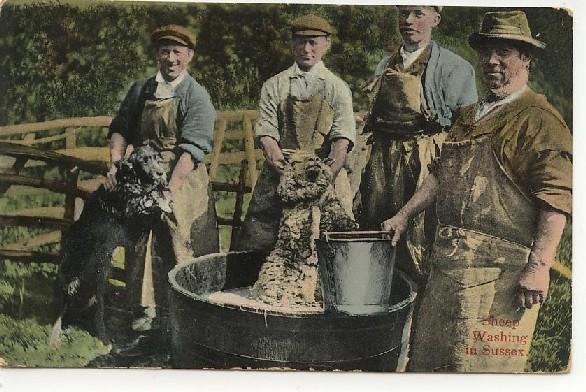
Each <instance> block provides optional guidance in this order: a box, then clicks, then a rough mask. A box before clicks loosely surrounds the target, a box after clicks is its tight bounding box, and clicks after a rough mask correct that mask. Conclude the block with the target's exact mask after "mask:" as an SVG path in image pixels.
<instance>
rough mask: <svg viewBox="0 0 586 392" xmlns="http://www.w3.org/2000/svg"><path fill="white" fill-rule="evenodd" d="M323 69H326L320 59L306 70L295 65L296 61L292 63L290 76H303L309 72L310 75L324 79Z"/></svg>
mask: <svg viewBox="0 0 586 392" xmlns="http://www.w3.org/2000/svg"><path fill="white" fill-rule="evenodd" d="M325 69H326V66H325V65H324V62H323V61H320V62H319V63H316V64H315V65H314V66H313V67H311V69H310V70H309V71H307V72H305V71H303V70H301V68H299V65H297V63H293V66H292V67H291V76H290V77H292V78H299V77H304V76H305V75H307V74H310V75H311V76H315V77H318V78H320V79H325V77H324V76H323V71H324V70H325Z"/></svg>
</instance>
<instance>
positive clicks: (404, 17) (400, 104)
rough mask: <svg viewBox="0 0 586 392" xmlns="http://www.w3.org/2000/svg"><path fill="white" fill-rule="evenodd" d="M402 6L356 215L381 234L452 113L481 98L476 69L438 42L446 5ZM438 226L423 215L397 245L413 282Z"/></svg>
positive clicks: (380, 72)
mask: <svg viewBox="0 0 586 392" xmlns="http://www.w3.org/2000/svg"><path fill="white" fill-rule="evenodd" d="M397 8H398V13H399V32H400V33H401V39H402V45H401V46H400V47H399V48H397V49H395V50H394V51H393V52H391V53H388V54H387V55H386V56H385V57H384V58H383V59H382V61H381V62H380V63H379V64H378V66H377V68H376V70H375V79H374V81H373V83H371V85H370V90H371V94H372V96H373V98H372V106H371V108H370V112H369V115H368V117H367V119H366V121H367V122H366V125H365V131H366V132H368V133H369V134H370V136H369V142H368V143H369V144H370V145H371V149H370V156H369V158H368V163H367V164H366V169H365V171H364V173H363V174H362V179H361V183H360V204H359V207H358V209H357V211H356V215H357V218H358V220H359V223H360V228H361V229H362V230H378V228H379V227H380V224H381V222H382V221H383V220H385V219H388V218H390V217H391V216H393V215H395V214H396V213H397V211H399V209H400V208H401V207H403V205H405V203H406V202H407V200H409V198H411V196H412V195H413V193H414V192H415V191H416V190H417V188H419V186H420V185H421V182H422V180H423V178H425V176H426V175H427V173H428V168H427V166H428V164H429V163H430V162H431V161H432V160H433V158H434V157H436V156H437V154H438V153H439V151H440V148H441V144H442V142H443V140H444V139H445V137H446V132H445V130H446V129H447V128H448V127H449V126H450V125H451V124H452V119H453V115H454V112H456V111H457V110H458V109H460V108H461V107H463V106H466V105H469V104H472V103H474V102H476V100H477V93H476V84H475V83H476V82H475V79H474V69H473V67H472V66H471V65H470V64H469V63H468V62H467V61H466V60H464V59H462V58H461V57H460V56H458V55H456V54H454V53H453V52H451V51H449V50H448V49H445V48H443V47H441V46H439V45H438V44H437V43H436V42H435V41H433V40H432V31H433V29H434V28H435V27H436V26H437V25H438V24H439V23H440V20H441V14H440V12H441V10H442V7H437V6H398V7H397ZM434 221H435V214H433V211H427V212H426V213H425V214H421V216H418V217H417V218H416V219H414V220H413V222H412V223H411V225H410V227H409V229H408V232H407V234H406V236H405V240H402V241H401V242H400V243H399V248H398V256H397V259H398V261H399V266H400V267H402V268H403V269H406V270H407V271H408V272H409V273H410V274H411V275H412V276H413V277H415V278H419V279H425V275H426V273H427V270H428V267H427V266H424V265H423V264H422V263H423V261H424V260H425V257H424V256H425V254H426V253H427V252H429V249H430V247H431V242H432V240H433V232H434V229H435V224H434Z"/></svg>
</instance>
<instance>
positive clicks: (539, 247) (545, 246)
mask: <svg viewBox="0 0 586 392" xmlns="http://www.w3.org/2000/svg"><path fill="white" fill-rule="evenodd" d="M565 225H566V216H565V215H564V214H562V213H560V212H557V211H554V210H543V209H542V210H540V211H539V218H538V221H537V232H536V234H535V242H534V243H533V247H532V248H531V254H530V256H529V262H530V263H531V262H533V263H537V264H539V265H544V266H548V267H551V265H552V264H553V262H554V260H555V255H556V251H557V247H558V245H559V243H560V240H561V239H562V234H563V232H564V226H565Z"/></svg>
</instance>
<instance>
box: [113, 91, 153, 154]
mask: <svg viewBox="0 0 586 392" xmlns="http://www.w3.org/2000/svg"><path fill="white" fill-rule="evenodd" d="M144 83H145V81H143V80H139V81H136V82H134V83H133V84H132V86H131V87H130V89H129V90H128V92H127V93H126V96H125V97H124V99H123V100H122V103H121V104H120V107H119V108H118V112H117V113H116V116H115V117H114V118H113V119H112V122H111V123H110V127H109V130H108V139H109V138H110V137H111V136H112V134H113V133H119V134H121V135H122V136H123V137H124V139H126V142H127V143H132V138H133V136H134V134H135V132H136V128H137V125H138V124H137V123H138V120H137V118H138V101H139V99H140V92H141V90H142V87H143V86H144Z"/></svg>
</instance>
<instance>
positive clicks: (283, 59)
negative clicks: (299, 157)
mask: <svg viewBox="0 0 586 392" xmlns="http://www.w3.org/2000/svg"><path fill="white" fill-rule="evenodd" d="M75 4H78V5H79V3H76V2H73V3H72V2H71V1H69V2H56V1H44V2H38V3H34V2H25V3H23V4H19V3H12V2H9V3H8V4H6V5H5V6H4V7H3V10H2V14H0V91H3V92H4V94H2V96H0V123H1V124H12V123H24V122H31V121H41V120H48V119H55V118H62V117H68V116H90V115H107V114H110V115H111V114H114V113H115V111H116V108H117V106H118V103H119V101H120V100H121V98H122V97H123V95H124V94H125V92H126V90H127V89H128V86H129V85H130V83H131V82H132V81H133V80H136V79H138V78H146V77H148V76H150V75H152V74H153V73H154V72H155V71H156V64H155V61H154V56H153V52H152V47H151V44H150V41H149V36H150V32H151V31H152V30H153V29H154V28H155V27H157V26H160V25H163V24H169V23H178V24H183V25H186V26H188V27H190V28H191V29H193V30H194V31H196V32H197V33H198V44H197V50H196V57H195V60H194V62H193V64H192V66H191V70H192V73H193V74H194V75H195V77H196V78H197V79H198V80H200V81H201V83H202V84H203V85H204V86H205V87H206V88H207V89H208V91H209V92H210V95H211V97H212V101H213V102H214V104H215V106H216V107H217V108H218V109H220V110H229V109H246V108H247V109H254V108H256V105H257V102H258V97H259V95H260V88H261V85H262V82H263V81H264V80H266V79H268V78H269V77H270V76H272V75H274V74H276V73H278V72H280V71H282V70H283V69H285V68H286V67H288V66H289V65H290V64H291V63H292V59H291V54H290V44H289V35H290V32H289V30H288V23H289V21H290V20H292V19H293V18H295V17H297V16H299V15H301V14H303V13H307V12H312V13H316V14H319V15H322V16H324V17H326V18H328V19H329V20H330V21H331V23H332V24H333V26H334V27H336V28H337V34H336V36H334V37H333V44H332V48H331V50H330V52H329V53H328V54H327V56H326V58H325V61H326V63H327V65H328V67H330V68H331V69H332V70H333V71H334V72H336V73H337V74H338V75H340V76H341V77H342V79H344V80H345V81H346V82H347V83H348V85H349V86H350V89H351V90H352V94H353V98H354V109H355V111H363V110H366V109H367V98H366V95H365V93H364V92H363V91H362V87H363V86H364V85H365V84H366V82H367V81H368V79H369V78H370V77H371V75H372V72H373V70H374V68H375V66H376V64H377V63H378V61H380V59H381V58H382V55H383V53H384V52H385V51H388V50H394V49H395V48H396V47H397V45H398V44H399V42H400V37H399V35H398V33H397V18H396V8H395V7H390V6H357V5H338V6H333V5H323V4H319V5H316V4H312V5H309V4H246V5H240V4H202V3H198V4H186V3H174V4H173V3H168V4H146V3H142V4H140V3H135V4H130V3H114V4H112V3H108V4H106V3H104V2H93V3H92V2H90V3H83V4H82V6H75ZM489 10H492V9H491V8H478V7H446V8H445V10H444V11H443V13H442V22H441V24H440V26H439V27H438V28H437V29H436V31H435V33H434V37H435V39H436V40H437V41H438V42H440V43H441V44H442V45H444V46H446V47H448V48H450V49H452V50H453V51H454V52H456V53H458V54H460V55H461V56H463V57H464V58H466V59H467V60H469V61H470V62H471V63H472V64H473V65H475V66H476V65H477V58H476V54H475V52H474V51H473V50H472V48H470V46H469V45H468V43H467V39H468V36H469V35H470V33H472V32H473V31H476V30H477V29H478V26H479V25H480V22H481V20H482V16H483V14H484V12H486V11H489ZM524 11H525V12H526V13H527V15H528V17H529V20H530V24H531V27H532V29H533V32H534V34H536V35H537V34H538V35H539V38H541V39H543V40H544V41H545V42H546V43H547V44H548V48H547V50H545V51H544V52H543V53H542V54H540V56H539V59H538V64H537V67H536V69H535V70H534V71H533V73H532V77H531V79H532V86H533V87H534V88H535V89H536V90H538V91H540V92H543V93H545V94H546V95H547V97H548V98H549V100H550V101H551V102H552V103H553V104H554V106H556V107H557V108H558V109H559V110H560V112H561V113H562V114H563V116H564V118H565V119H566V121H567V122H568V123H569V124H570V126H571V124H572V61H571V58H572V28H571V27H572V18H571V17H570V16H569V15H568V13H567V12H566V11H564V10H556V9H550V8H527V9H525V10H524ZM476 69H478V68H477V67H476ZM477 79H478V82H479V85H480V90H481V91H482V90H483V87H482V81H481V76H480V75H479V74H478V73H477Z"/></svg>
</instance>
